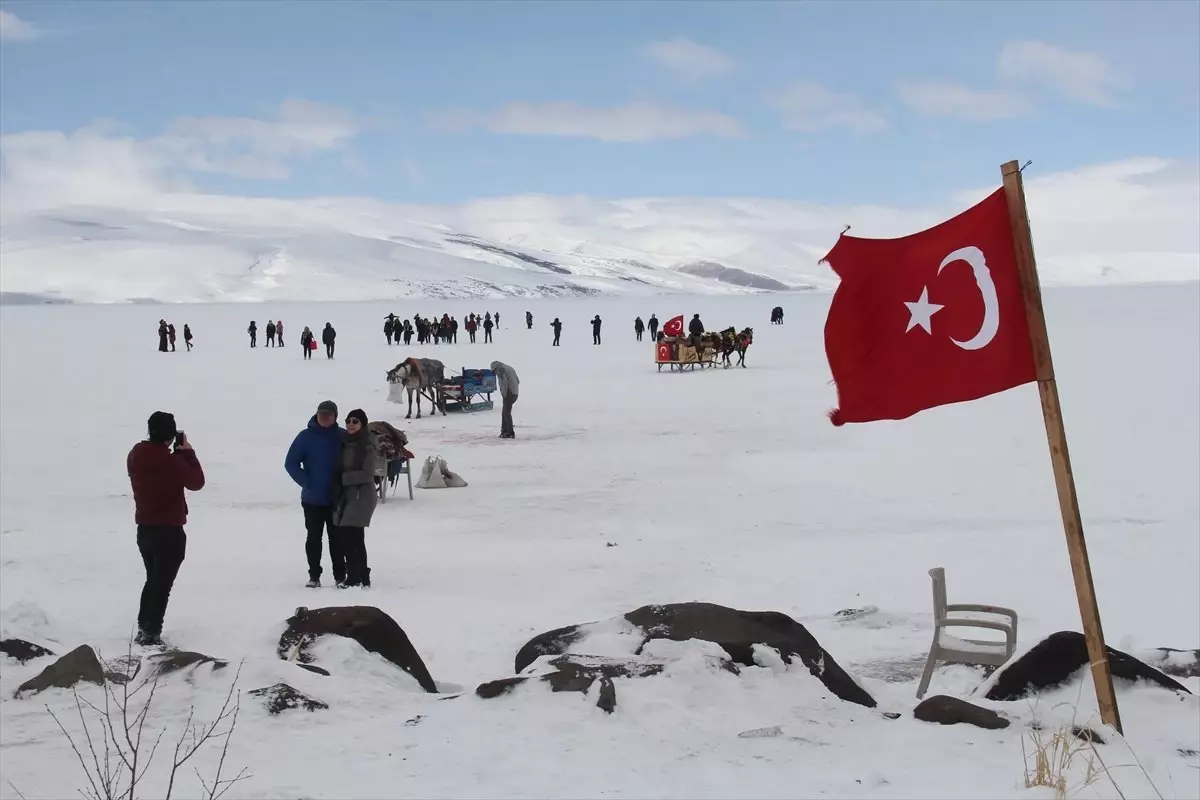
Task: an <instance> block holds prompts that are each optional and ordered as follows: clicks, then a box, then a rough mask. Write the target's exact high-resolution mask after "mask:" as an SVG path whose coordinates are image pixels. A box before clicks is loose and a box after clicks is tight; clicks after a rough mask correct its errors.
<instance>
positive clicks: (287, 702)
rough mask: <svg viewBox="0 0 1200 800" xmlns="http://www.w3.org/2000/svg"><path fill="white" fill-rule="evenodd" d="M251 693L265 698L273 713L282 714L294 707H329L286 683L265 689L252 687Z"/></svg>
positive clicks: (320, 708) (315, 708)
mask: <svg viewBox="0 0 1200 800" xmlns="http://www.w3.org/2000/svg"><path fill="white" fill-rule="evenodd" d="M250 694H251V695H252V696H254V697H261V698H263V700H264V701H265V702H264V705H265V706H266V708H267V711H268V712H269V713H271V714H280V713H282V712H284V711H288V710H289V709H294V708H303V709H304V710H305V711H318V710H324V709H327V708H329V705H328V704H327V703H322V702H321V701H320V700H315V699H313V698H311V697H309V696H308V695H306V694H304V693H303V692H299V691H296V690H295V689H293V688H292V687H291V686H288V685H287V684H286V683H277V684H275V685H274V686H267V687H265V688H263V689H252V690H251V691H250Z"/></svg>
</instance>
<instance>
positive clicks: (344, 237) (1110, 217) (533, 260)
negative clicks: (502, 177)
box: [0, 159, 1200, 303]
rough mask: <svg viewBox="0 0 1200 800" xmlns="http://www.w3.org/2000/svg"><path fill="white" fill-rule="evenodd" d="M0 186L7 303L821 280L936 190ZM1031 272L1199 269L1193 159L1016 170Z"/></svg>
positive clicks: (927, 219) (625, 289) (1186, 277)
mask: <svg viewBox="0 0 1200 800" xmlns="http://www.w3.org/2000/svg"><path fill="white" fill-rule="evenodd" d="M25 184H26V185H25V186H23V187H21V186H17V187H16V188H14V186H13V185H12V184H8V185H6V186H5V190H4V196H3V202H0V263H2V265H3V269H0V292H2V293H3V296H4V298H5V301H6V302H40V301H50V300H58V301H70V302H102V303H109V302H256V301H266V300H271V301H307V300H382V299H393V298H403V297H414V296H424V297H441V298H460V297H493V298H502V297H539V296H564V295H580V294H608V295H639V294H641V295H645V294H656V293H688V294H746V293H755V292H763V291H789V290H804V289H814V288H815V289H827V288H832V287H833V286H835V285H836V277H835V276H834V275H833V273H832V272H831V271H830V270H829V269H828V268H827V267H825V266H824V265H821V264H819V263H818V262H819V261H820V259H821V258H822V257H823V256H824V254H825V253H826V252H828V251H829V248H830V247H832V246H833V243H834V242H835V241H836V240H837V237H838V235H839V234H840V233H841V232H842V230H843V229H844V228H845V227H846V225H847V224H851V225H853V233H854V234H855V235H860V236H871V237H886V236H903V235H907V234H909V233H913V232H916V231H918V230H922V229H924V228H926V227H929V226H930V225H933V224H936V223H938V222H940V221H942V220H944V219H947V218H948V217H950V216H952V215H954V214H956V213H958V212H960V211H962V210H963V209H965V208H967V207H968V206H969V205H971V204H974V203H975V202H977V201H978V200H980V199H982V197H983V196H984V194H986V193H987V192H989V191H991V190H992V189H994V187H988V188H985V189H979V190H973V191H969V192H962V193H959V194H958V195H957V196H955V197H952V198H948V199H947V200H946V201H945V202H943V203H940V204H938V205H937V206H936V207H930V208H921V209H916V210H912V211H909V210H898V209H893V208H887V207H879V206H820V205H815V204H811V203H803V202H799V201H791V200H770V199H737V198H728V199H706V198H641V199H631V200H600V199H595V198H588V197H548V196H529V195H525V196H517V197H507V198H497V199H488V200H478V201H473V202H469V203H466V204H463V205H460V206H411V205H408V206H406V205H396V204H387V203H382V202H379V201H375V200H365V199H355V198H312V199H271V198H251V197H235V196H219V195H206V194H199V193H195V192H183V191H161V192H158V191H156V192H153V193H146V192H142V193H127V194H123V193H122V192H121V191H120V187H109V188H108V189H106V190H104V191H99V192H97V193H96V194H94V195H92V196H90V197H89V200H88V203H87V204H84V203H81V202H79V201H78V200H75V201H64V199H63V196H62V195H61V194H60V195H57V196H54V197H53V198H52V199H51V198H50V197H49V195H48V194H47V195H45V196H43V195H39V194H38V193H36V192H34V191H32V190H31V189H30V186H29V182H28V181H26V182H25ZM1026 187H1027V194H1028V201H1029V206H1030V215H1031V218H1032V221H1033V230H1034V240H1035V246H1036V249H1037V257H1038V262H1039V269H1040V272H1041V276H1042V280H1043V282H1044V283H1046V284H1108V283H1150V282H1162V281H1181V280H1182V281H1195V280H1197V279H1200V252H1198V247H1197V243H1196V236H1195V219H1196V218H1197V216H1198V215H1200V184H1198V183H1197V181H1196V180H1195V176H1194V174H1193V173H1192V172H1190V171H1187V170H1184V169H1178V168H1175V167H1174V166H1173V165H1171V164H1170V163H1168V162H1162V161H1160V160H1155V159H1133V160H1131V161H1128V162H1121V163H1118V164H1115V165H1102V166H1098V167H1094V168H1088V169H1085V170H1079V171H1076V172H1072V173H1058V174H1050V175H1047V176H1044V177H1041V178H1036V179H1032V180H1030V181H1028V182H1027V184H1026Z"/></svg>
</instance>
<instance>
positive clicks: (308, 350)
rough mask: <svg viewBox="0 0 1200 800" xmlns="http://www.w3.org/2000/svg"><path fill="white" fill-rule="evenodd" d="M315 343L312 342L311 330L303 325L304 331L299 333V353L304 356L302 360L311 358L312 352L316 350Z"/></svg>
mask: <svg viewBox="0 0 1200 800" xmlns="http://www.w3.org/2000/svg"><path fill="white" fill-rule="evenodd" d="M316 349H317V347H316V342H315V341H314V337H313V332H312V330H311V329H310V328H309V327H308V326H307V325H305V326H304V330H303V331H301V332H300V351H301V353H302V354H303V355H304V360H305V361H308V360H309V359H311V358H312V351H313V350H316Z"/></svg>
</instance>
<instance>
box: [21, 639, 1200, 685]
mask: <svg viewBox="0 0 1200 800" xmlns="http://www.w3.org/2000/svg"><path fill="white" fill-rule="evenodd" d="M2 644H3V643H2V642H0V645H2ZM1176 654H1179V655H1178V656H1177V655H1176ZM1154 656H1155V657H1154V658H1153V659H1152V662H1153V663H1152V666H1155V667H1156V668H1157V669H1159V670H1161V671H1162V672H1165V673H1166V674H1167V675H1173V676H1175V677H1176V678H1200V650H1176V649H1175V648H1173V647H1159V648H1155V650H1154Z"/></svg>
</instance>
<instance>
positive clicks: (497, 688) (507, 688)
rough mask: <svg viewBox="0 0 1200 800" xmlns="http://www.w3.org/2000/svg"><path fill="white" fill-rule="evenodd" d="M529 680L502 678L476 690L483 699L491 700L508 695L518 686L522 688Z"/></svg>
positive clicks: (484, 684)
mask: <svg viewBox="0 0 1200 800" xmlns="http://www.w3.org/2000/svg"><path fill="white" fill-rule="evenodd" d="M527 680H529V678H521V677H517V678H500V679H499V680H495V681H488V682H487V683H481V684H479V686H478V687H476V689H475V694H476V695H478V696H479V697H482V698H483V699H484V700H491V699H492V698H493V697H499V696H500V695H502V694H508V693H509V692H511V691H512V690H513V689H514V688H516V687H517V686H520V685H521V684H522V683H525V681H527Z"/></svg>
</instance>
